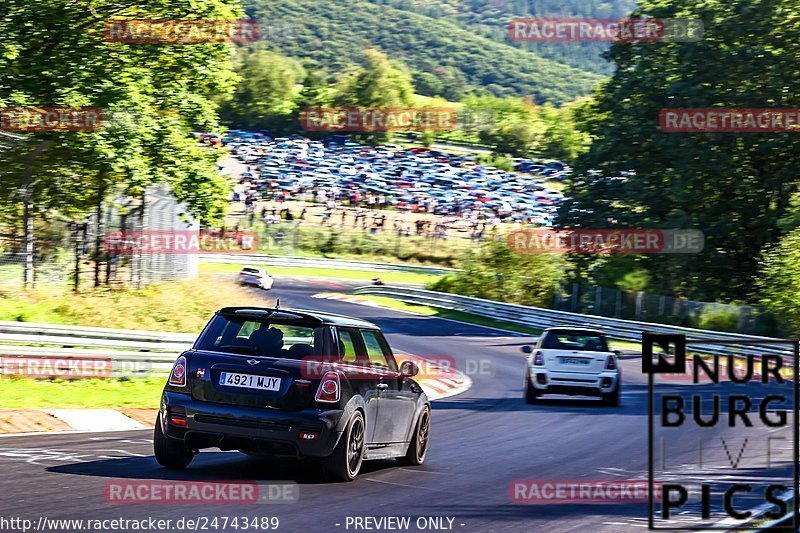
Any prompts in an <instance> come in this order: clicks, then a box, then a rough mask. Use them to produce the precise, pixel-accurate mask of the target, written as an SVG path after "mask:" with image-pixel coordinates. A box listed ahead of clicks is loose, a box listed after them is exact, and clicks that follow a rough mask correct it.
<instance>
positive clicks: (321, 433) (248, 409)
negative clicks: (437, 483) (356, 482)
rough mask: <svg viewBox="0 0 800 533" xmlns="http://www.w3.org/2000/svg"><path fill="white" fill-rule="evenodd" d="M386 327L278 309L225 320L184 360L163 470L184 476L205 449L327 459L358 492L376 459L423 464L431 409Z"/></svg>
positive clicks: (173, 378)
mask: <svg viewBox="0 0 800 533" xmlns="http://www.w3.org/2000/svg"><path fill="white" fill-rule="evenodd" d="M418 371H419V370H418V368H417V366H416V365H415V364H414V363H413V362H411V361H405V362H404V363H403V365H402V366H401V367H400V368H399V369H398V367H397V363H396V362H395V358H394V355H393V354H392V350H391V349H390V348H389V345H388V343H387V342H386V339H385V338H384V336H383V334H382V333H381V331H380V330H379V329H378V327H377V326H375V325H374V324H372V323H370V322H366V321H363V320H358V319H354V318H348V317H344V316H339V315H329V314H320V313H312V312H306V311H296V310H286V309H278V308H274V309H272V308H252V307H247V308H242V307H230V308H225V309H222V310H220V311H218V312H217V313H216V314H215V315H214V318H212V319H211V321H210V322H209V323H208V325H207V326H206V327H205V329H204V330H203V332H202V333H201V334H200V337H199V338H198V339H197V342H195V344H194V346H193V347H192V349H191V350H189V351H187V352H185V353H183V354H182V355H181V356H180V357H178V359H177V361H176V362H175V365H174V367H173V369H172V372H171V374H170V376H169V381H168V382H167V385H166V387H165V388H164V393H163V395H162V398H161V408H160V412H159V416H158V420H157V421H156V425H155V434H154V450H155V457H156V460H157V461H158V462H159V464H161V465H162V466H164V467H166V468H170V469H184V468H186V467H187V466H188V465H189V463H190V462H191V461H192V458H193V457H194V456H195V454H197V453H198V452H199V450H201V449H203V448H219V449H220V450H223V451H224V450H239V451H242V452H244V453H249V454H264V455H270V456H281V457H287V456H288V457H296V458H301V457H316V458H320V459H321V462H322V465H323V467H324V470H325V472H326V475H327V476H328V477H330V478H333V479H336V480H345V481H351V480H353V479H355V477H356V476H357V475H358V472H359V470H360V469H361V463H362V461H364V460H370V459H386V458H392V457H396V458H398V460H399V461H401V462H403V463H405V464H408V465H419V464H422V462H423V461H424V460H425V454H426V452H427V450H428V439H429V435H430V423H431V418H430V417H431V414H430V403H429V401H428V398H427V396H426V395H425V393H424V392H423V391H422V388H421V387H420V386H419V384H417V382H416V381H414V380H413V379H412V378H413V377H414V376H415V375H416V374H417V373H418Z"/></svg>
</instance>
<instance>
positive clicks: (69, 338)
mask: <svg viewBox="0 0 800 533" xmlns="http://www.w3.org/2000/svg"><path fill="white" fill-rule="evenodd" d="M196 338H197V335H195V334H193V333H164V332H160V331H137V330H126V329H109V328H90V327H83V326H61V325H53V324H36V323H31V322H1V321H0V358H13V357H35V358H42V359H52V360H59V361H64V360H74V359H85V358H107V359H110V360H111V363H112V370H113V373H114V374H115V375H134V374H149V373H162V372H169V370H170V369H171V368H172V364H173V363H174V361H175V359H176V358H177V357H178V354H180V353H181V352H183V351H184V350H187V349H189V348H191V347H192V345H193V344H194V341H195V339H196ZM1 364H2V359H0V365H1ZM3 370H4V369H3V368H2V367H0V375H1V374H2V373H3Z"/></svg>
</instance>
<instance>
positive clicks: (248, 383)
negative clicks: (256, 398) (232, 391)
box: [219, 372, 281, 390]
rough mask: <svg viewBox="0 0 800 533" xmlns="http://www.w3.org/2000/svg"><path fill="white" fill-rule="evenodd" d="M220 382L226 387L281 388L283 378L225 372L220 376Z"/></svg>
mask: <svg viewBox="0 0 800 533" xmlns="http://www.w3.org/2000/svg"><path fill="white" fill-rule="evenodd" d="M219 384H220V385H225V386H226V387H242V388H245V389H260V390H280V388H281V378H271V377H268V376H254V375H253V374H237V373H235V372H223V373H222V374H220V376H219Z"/></svg>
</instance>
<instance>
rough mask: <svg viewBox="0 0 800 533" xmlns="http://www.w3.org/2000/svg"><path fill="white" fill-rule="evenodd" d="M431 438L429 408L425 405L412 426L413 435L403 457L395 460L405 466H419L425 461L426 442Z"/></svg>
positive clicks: (426, 452)
mask: <svg viewBox="0 0 800 533" xmlns="http://www.w3.org/2000/svg"><path fill="white" fill-rule="evenodd" d="M430 438H431V409H430V407H428V406H427V405H426V406H425V407H424V408H423V409H422V412H421V413H420V414H419V418H418V419H417V425H416V427H415V428H414V437H413V438H412V439H411V443H410V444H409V445H408V451H407V452H406V454H405V456H404V457H400V458H399V459H398V460H397V461H398V462H399V463H400V464H403V465H406V466H419V465H421V464H422V463H424V462H425V456H426V455H427V454H428V444H429V443H430Z"/></svg>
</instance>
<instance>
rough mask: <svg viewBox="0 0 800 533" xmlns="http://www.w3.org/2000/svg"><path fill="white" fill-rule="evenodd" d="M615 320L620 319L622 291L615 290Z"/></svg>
mask: <svg viewBox="0 0 800 533" xmlns="http://www.w3.org/2000/svg"><path fill="white" fill-rule="evenodd" d="M617 318H622V291H621V290H619V289H617Z"/></svg>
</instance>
